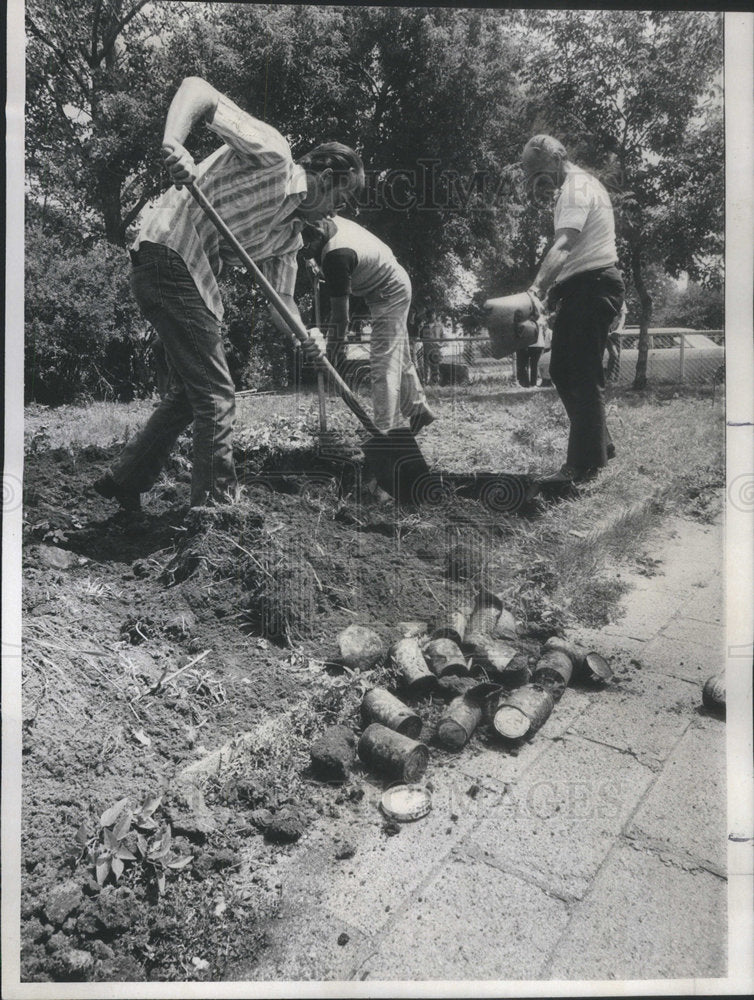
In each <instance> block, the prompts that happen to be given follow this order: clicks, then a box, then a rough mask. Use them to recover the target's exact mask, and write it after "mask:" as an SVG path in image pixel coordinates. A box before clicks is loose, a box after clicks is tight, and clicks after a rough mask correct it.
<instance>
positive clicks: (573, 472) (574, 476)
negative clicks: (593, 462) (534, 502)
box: [541, 462, 600, 483]
mask: <svg viewBox="0 0 754 1000" xmlns="http://www.w3.org/2000/svg"><path fill="white" fill-rule="evenodd" d="M599 471H600V470H599V469H597V468H588V469H577V468H576V467H575V466H573V465H568V463H567V462H566V463H565V464H564V465H561V467H560V468H559V469H558V471H557V472H554V473H553V474H552V475H551V476H545V477H544V478H543V479H542V480H541V481H542V482H543V483H587V482H589V480H591V479H596V477H597V476H598V475H599Z"/></svg>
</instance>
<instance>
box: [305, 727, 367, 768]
mask: <svg viewBox="0 0 754 1000" xmlns="http://www.w3.org/2000/svg"><path fill="white" fill-rule="evenodd" d="M311 759H312V770H313V771H314V773H315V774H316V775H317V777H318V778H321V779H322V780H324V781H345V780H346V779H347V778H348V774H349V772H350V770H351V768H352V766H353V764H354V762H355V760H356V737H355V736H354V734H353V733H352V732H351V730H350V729H348V727H347V726H332V727H331V728H330V729H328V730H326V731H325V732H324V733H322V735H321V736H320V737H319V738H318V739H317V740H316V741H315V742H314V743H313V744H312V748H311Z"/></svg>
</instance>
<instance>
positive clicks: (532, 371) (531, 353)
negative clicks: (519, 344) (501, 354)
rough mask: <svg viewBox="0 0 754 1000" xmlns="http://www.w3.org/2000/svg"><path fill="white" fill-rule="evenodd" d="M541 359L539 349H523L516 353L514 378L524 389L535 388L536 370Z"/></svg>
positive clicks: (540, 350) (540, 349)
mask: <svg viewBox="0 0 754 1000" xmlns="http://www.w3.org/2000/svg"><path fill="white" fill-rule="evenodd" d="M541 357H542V348H541V347H524V348H522V349H521V350H520V351H516V378H517V379H518V384H519V385H520V386H522V387H523V388H524V389H534V388H536V385H537V368H538V366H539V359H540V358H541Z"/></svg>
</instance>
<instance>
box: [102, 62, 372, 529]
mask: <svg viewBox="0 0 754 1000" xmlns="http://www.w3.org/2000/svg"><path fill="white" fill-rule="evenodd" d="M201 122H204V123H206V125H207V126H208V127H209V128H210V129H211V130H212V131H213V132H215V133H216V134H217V135H218V136H219V137H220V138H221V139H222V140H223V142H224V144H223V145H222V146H220V148H219V149H217V150H216V151H215V152H214V153H212V154H211V155H210V156H208V157H207V158H206V159H204V160H202V162H201V163H199V164H198V165H197V164H195V163H194V160H193V158H192V157H191V155H190V154H189V153H188V152H187V150H186V149H185V148H184V146H183V143H184V142H185V140H186V137H187V136H188V134H189V132H191V130H192V129H193V128H195V127H196V126H197V125H198V124H199V123H201ZM162 149H163V156H164V159H165V164H166V166H167V169H168V171H169V172H170V176H171V178H172V180H173V182H174V185H175V186H174V187H172V188H171V189H170V190H168V191H167V192H166V193H165V194H164V195H163V196H162V197H161V198H160V200H159V201H158V202H157V204H156V205H155V206H154V207H153V208H151V209H150V210H149V211H148V212H147V213H146V214H145V217H144V219H143V222H142V225H141V231H140V233H139V237H138V239H137V241H136V243H135V244H134V246H133V248H132V249H131V258H132V262H133V271H132V276H131V284H132V289H133V292H134V296H135V298H136V300H137V302H138V303H139V307H140V309H141V311H142V313H143V315H144V317H145V318H146V319H147V320H148V321H149V322H150V323H151V324H152V326H154V328H155V330H156V331H157V333H158V335H159V338H160V341H161V343H162V345H163V346H164V349H165V353H166V355H167V359H168V362H169V366H170V373H171V386H170V390H169V392H168V393H167V395H166V396H165V397H164V398H163V399H162V400H161V402H160V403H159V404H158V406H157V407H156V409H155V410H154V412H153V413H152V416H151V417H150V419H149V421H148V422H147V424H146V426H145V427H144V428H143V430H142V431H141V432H140V433H139V434H137V435H136V437H135V438H134V439H133V440H132V441H130V442H129V444H128V445H127V446H126V447H125V448H124V450H123V451H122V452H121V454H120V455H119V456H118V457H117V458H116V460H115V462H114V463H113V465H112V467H111V469H110V471H109V472H108V473H107V474H106V475H105V476H103V477H102V478H101V479H99V480H97V482H96V483H95V484H94V488H95V489H96V490H97V492H98V493H99V494H100V495H101V496H104V497H106V498H108V499H113V500H117V501H118V503H120V505H121V506H122V507H124V508H126V509H129V510H136V509H138V508H139V506H140V497H141V494H142V493H144V492H145V491H146V490H148V489H149V488H150V487H151V486H152V485H153V484H154V482H155V481H156V480H157V478H158V476H159V474H160V470H161V469H162V467H163V465H164V463H165V461H166V460H167V458H168V455H169V454H170V452H171V450H172V448H173V446H174V445H175V442H176V439H177V437H178V435H179V434H180V433H181V432H182V431H183V430H184V429H185V428H186V427H187V426H188V425H189V424H191V423H192V422H193V456H192V457H193V474H192V481H191V506H192V507H196V506H201V505H203V504H205V503H207V502H218V501H223V500H227V499H229V498H232V497H233V495H234V493H235V488H236V474H235V468H234V465H233V443H232V435H233V421H234V412H235V390H234V385H233V381H232V379H231V376H230V372H229V370H228V364H227V360H226V357H225V351H224V349H223V344H222V335H221V330H220V323H221V320H222V317H223V305H222V301H221V298H220V291H219V288H218V284H217V278H218V276H219V274H220V271H221V269H222V267H223V265H224V264H237V263H240V261H237V260H236V259H235V256H234V254H233V252H232V250H231V248H230V247H229V246H227V245H226V243H225V241H224V240H223V238H222V237H221V236H220V235H219V234H218V232H217V230H216V229H215V227H214V226H213V224H212V223H211V222H210V220H209V219H208V218H207V217H206V216H205V215H204V214H203V212H202V210H201V208H200V207H199V205H197V204H196V202H195V201H194V199H193V198H192V197H191V194H190V192H189V191H187V190H183V189H182V186H183V185H186V184H192V183H195V184H196V186H197V187H198V188H200V189H201V190H202V191H203V192H204V194H205V195H206V196H207V198H208V199H209V201H210V202H211V203H212V205H213V206H214V207H215V208H216V209H217V211H218V212H219V214H220V216H221V217H222V218H223V219H224V220H225V221H226V222H227V223H228V225H229V226H230V227H231V229H233V230H234V232H235V234H236V235H237V237H238V239H239V240H240V242H241V244H242V245H243V246H244V248H245V249H246V250H247V251H248V253H249V254H250V256H251V257H253V258H254V259H255V260H256V261H257V262H258V263H259V264H260V267H261V269H262V270H263V271H264V273H265V275H266V277H267V278H268V280H269V281H270V282H271V284H272V285H273V286H274V287H275V288H276V290H277V291H278V293H279V294H280V296H281V297H282V299H283V300H284V302H285V303H286V305H287V306H288V307H289V309H291V310H292V311H293V312H294V313H297V308H296V304H295V302H294V301H293V297H292V296H293V288H294V284H295V280H296V253H297V251H298V249H299V247H300V246H301V245H302V240H301V235H300V232H301V228H302V226H303V224H304V221H305V220H316V219H321V218H324V217H325V216H327V215H331V214H333V213H334V212H335V211H337V209H338V208H340V207H343V205H345V204H346V203H347V201H348V200H349V199H350V198H352V197H354V196H355V195H356V194H357V193H358V191H360V190H361V188H362V187H363V184H364V168H363V165H362V163H361V159H360V157H359V156H358V155H357V154H356V153H355V152H354V151H353V150H352V149H350V148H349V147H348V146H344V145H342V144H341V143H325V144H324V145H321V146H317V147H316V148H315V149H313V150H312V151H311V152H309V153H307V154H306V155H305V156H304V157H302V158H301V160H300V161H299V163H294V161H293V159H292V157H291V151H290V148H289V146H288V143H287V142H286V140H285V139H284V138H283V136H282V135H281V134H280V133H279V132H277V131H276V130H275V129H274V128H272V126H270V125H266V124H265V123H264V122H261V121H259V120H258V119H256V118H253V117H252V116H251V115H250V114H247V113H246V112H245V111H242V110H241V108H239V107H238V106H237V105H235V104H234V103H233V102H232V101H230V100H228V98H227V97H224V96H223V95H222V94H220V93H219V92H218V91H217V90H215V88H214V87H212V86H210V84H208V83H206V82H205V81H204V80H201V79H199V78H198V77H188V78H187V79H185V80H184V81H183V83H182V84H181V85H180V87H179V88H178V90H177V92H176V94H175V96H174V98H173V100H172V102H171V104H170V108H169V110H168V115H167V120H166V122H165V132H164V138H163V144H162ZM272 318H273V320H274V322H275V323H276V325H277V326H278V327H279V328H281V329H283V328H284V323H283V320H282V318H281V317H280V316H279V315H278V314H277V313H276V312H275V310H272Z"/></svg>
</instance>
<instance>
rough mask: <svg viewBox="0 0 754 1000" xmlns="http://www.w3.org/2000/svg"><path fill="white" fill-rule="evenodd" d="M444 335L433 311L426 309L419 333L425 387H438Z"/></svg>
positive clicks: (440, 323)
mask: <svg viewBox="0 0 754 1000" xmlns="http://www.w3.org/2000/svg"><path fill="white" fill-rule="evenodd" d="M444 335H445V330H444V328H443V325H442V322H441V321H440V319H439V318H438V317H437V315H436V313H435V310H434V309H427V315H426V318H425V320H424V323H423V324H422V327H421V331H420V336H421V342H422V357H423V360H424V384H425V385H438V384H439V382H440V361H441V359H442V349H441V346H440V345H441V343H442V340H443V338H444Z"/></svg>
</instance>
